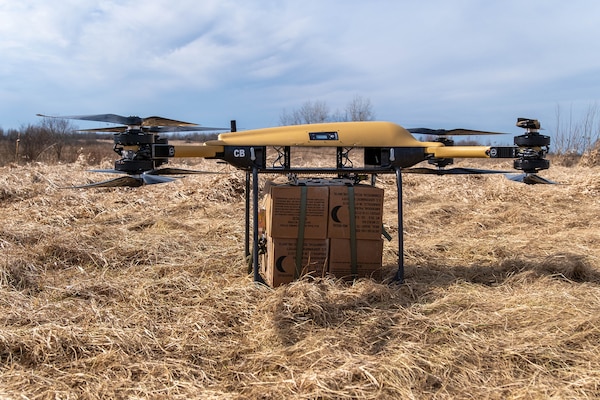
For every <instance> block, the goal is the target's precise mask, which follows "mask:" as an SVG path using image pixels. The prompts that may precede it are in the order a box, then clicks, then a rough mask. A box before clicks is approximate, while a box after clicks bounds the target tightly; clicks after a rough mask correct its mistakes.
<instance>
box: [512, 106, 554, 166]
mask: <svg viewBox="0 0 600 400" xmlns="http://www.w3.org/2000/svg"><path fill="white" fill-rule="evenodd" d="M516 125H517V126H518V127H519V128H523V129H525V130H526V132H525V134H524V135H519V136H515V139H514V142H515V145H516V146H517V154H516V155H517V159H516V160H515V161H514V168H515V169H518V170H522V171H523V172H525V173H535V172H538V171H540V170H543V169H548V168H550V161H548V160H547V159H546V158H545V157H546V155H547V154H548V150H549V147H550V136H545V135H541V134H540V133H539V129H541V126H540V122H539V121H538V120H536V119H528V118H518V119H517V124H516Z"/></svg>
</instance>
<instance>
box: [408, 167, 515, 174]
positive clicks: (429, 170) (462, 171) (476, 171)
mask: <svg viewBox="0 0 600 400" xmlns="http://www.w3.org/2000/svg"><path fill="white" fill-rule="evenodd" d="M402 172H403V173H409V174H428V175H479V174H510V173H511V171H498V170H492V169H478V168H460V167H457V168H448V169H442V168H437V169H434V168H424V167H417V168H407V169H403V170H402Z"/></svg>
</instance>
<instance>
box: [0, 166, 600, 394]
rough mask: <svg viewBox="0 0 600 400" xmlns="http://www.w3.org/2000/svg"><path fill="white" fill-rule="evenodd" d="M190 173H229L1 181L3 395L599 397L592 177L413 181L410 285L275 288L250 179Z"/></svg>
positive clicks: (556, 172)
mask: <svg viewBox="0 0 600 400" xmlns="http://www.w3.org/2000/svg"><path fill="white" fill-rule="evenodd" d="M465 165H467V164H465ZM477 165H479V166H491V165H490V164H489V163H478V164H477ZM495 165H496V166H499V167H500V168H508V167H509V164H506V165H503V164H499V165H498V164H495ZM194 167H195V168H199V169H212V170H213V171H220V172H225V173H224V174H219V175H202V176H189V177H186V178H184V179H181V180H178V181H176V182H173V183H170V184H164V185H152V186H148V187H142V188H137V189H116V190H112V189H110V190H109V189H94V190H72V189H62V188H61V187H63V186H69V185H71V184H74V183H85V182H89V181H92V180H100V179H101V177H100V178H99V177H98V176H97V174H96V175H94V174H91V173H87V172H83V169H84V167H82V166H77V165H75V166H73V165H71V166H65V165H56V166H46V165H41V164H40V165H30V166H19V167H16V166H6V167H2V168H0V206H1V207H2V212H1V214H0V218H1V224H0V251H1V255H2V257H1V259H0V398H7V399H57V398H60V399H76V398H77V399H99V398H134V399H135V398H139V399H155V398H156V399H158V398H171V399H188V398H202V399H280V398H286V399H317V398H321V399H330V398H331V399H354V398H360V399H398V398H403V399H411V398H413V399H427V398H431V399H485V398H489V399H538V398H556V399H559V398H561V399H562V398H581V399H588V398H597V397H599V396H600V221H599V220H598V210H599V209H600V170H599V169H598V168H597V167H593V168H590V167H576V168H565V167H553V168H552V169H550V170H549V171H547V172H546V173H544V176H546V177H548V178H550V179H553V180H555V181H558V182H564V183H566V184H565V185H557V186H549V185H548V186H542V185H538V186H527V185H520V184H517V183H514V182H511V181H508V180H506V179H504V178H503V177H502V176H491V177H480V176H467V177H465V176H463V177H444V178H441V177H437V176H432V177H430V176H413V175H406V176H405V177H404V200H405V201H404V204H405V210H404V214H405V226H404V230H405V232H404V233H405V259H406V282H405V283H404V284H402V285H397V284H389V282H388V281H385V282H377V281H371V280H360V281H357V282H355V283H354V284H350V283H347V282H342V281H338V280H336V279H334V278H319V279H314V278H311V277H306V278H304V279H302V280H300V281H297V282H294V283H292V284H290V285H286V286H282V287H279V288H277V289H271V288H267V287H264V286H261V285H256V284H254V283H253V282H252V278H251V276H249V275H248V273H247V264H246V260H244V257H243V250H244V249H243V247H244V244H243V241H244V211H243V210H244V195H243V185H244V174H243V173H242V172H237V171H235V170H232V169H230V168H228V167H225V168H224V167H223V166H222V165H217V164H213V163H211V162H209V161H206V162H203V163H200V164H199V165H195V166H194ZM264 179H266V178H265V177H261V180H264ZM378 185H380V186H381V187H383V188H385V189H386V198H385V205H386V212H385V216H384V221H385V224H386V228H387V230H388V231H389V232H390V233H391V234H392V235H393V236H394V240H393V241H392V242H389V243H387V242H386V244H385V248H384V265H386V268H387V271H388V274H387V276H386V278H387V279H388V280H389V279H390V278H391V277H392V276H393V275H394V273H395V271H396V268H397V267H396V266H397V244H396V243H397V242H396V238H397V234H398V226H397V221H396V193H395V182H394V178H393V176H381V177H380V179H379V183H378Z"/></svg>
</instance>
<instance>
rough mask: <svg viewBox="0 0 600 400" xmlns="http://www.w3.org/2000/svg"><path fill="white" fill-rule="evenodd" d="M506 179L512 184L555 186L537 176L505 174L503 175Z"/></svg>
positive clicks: (552, 182) (553, 183)
mask: <svg viewBox="0 0 600 400" xmlns="http://www.w3.org/2000/svg"><path fill="white" fill-rule="evenodd" d="M505 176H506V178H507V179H510V180H511V181H514V182H521V183H525V184H527V185H536V184H545V185H557V183H556V182H554V181H551V180H549V179H546V178H542V177H541V176H539V175H537V174H518V175H515V174H507V175H505Z"/></svg>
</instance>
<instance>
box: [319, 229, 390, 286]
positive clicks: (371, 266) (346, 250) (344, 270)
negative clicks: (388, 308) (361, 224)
mask: <svg viewBox="0 0 600 400" xmlns="http://www.w3.org/2000/svg"><path fill="white" fill-rule="evenodd" d="M382 258H383V239H381V238H380V239H378V240H357V241H356V261H357V262H356V264H357V265H356V272H357V277H358V278H374V279H380V278H381V277H382V275H383V274H382V272H383V270H382ZM329 273H330V274H331V275H333V276H335V277H337V278H353V276H352V253H351V244H350V239H336V238H333V239H329Z"/></svg>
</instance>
